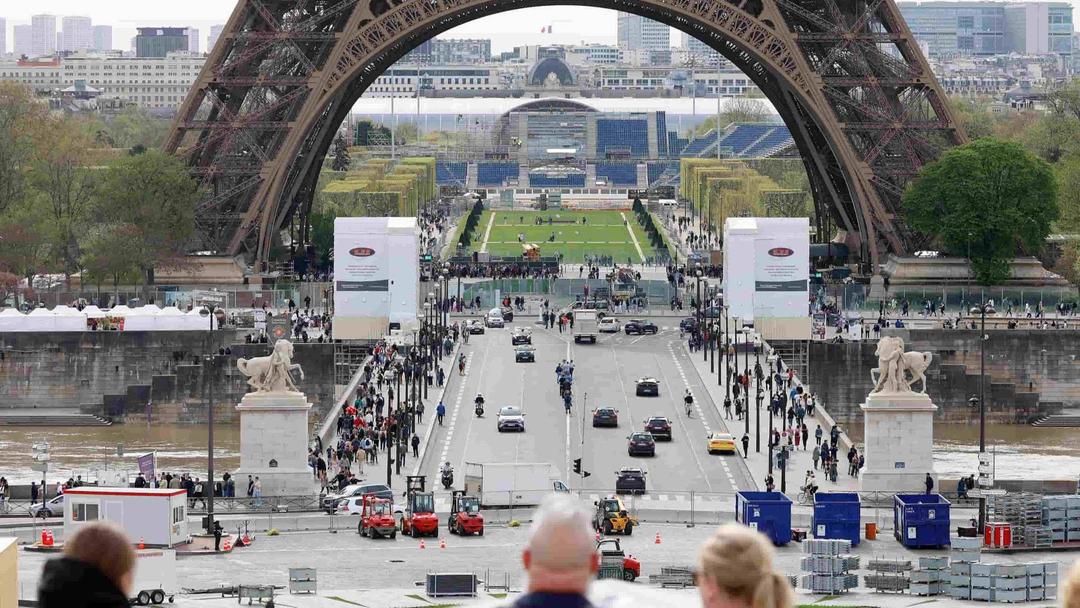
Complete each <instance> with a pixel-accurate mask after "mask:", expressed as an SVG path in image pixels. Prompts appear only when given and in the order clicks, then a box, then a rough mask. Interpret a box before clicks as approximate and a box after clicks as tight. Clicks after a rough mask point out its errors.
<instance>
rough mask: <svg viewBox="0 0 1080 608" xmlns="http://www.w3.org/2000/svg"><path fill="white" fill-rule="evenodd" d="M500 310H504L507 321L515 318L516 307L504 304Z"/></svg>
mask: <svg viewBox="0 0 1080 608" xmlns="http://www.w3.org/2000/svg"><path fill="white" fill-rule="evenodd" d="M499 310H501V311H502V315H503V321H506V322H507V323H509V322H511V321H513V320H514V308H513V307H511V306H503V307H502V308H500V309H499Z"/></svg>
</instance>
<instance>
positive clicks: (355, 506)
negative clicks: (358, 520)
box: [335, 494, 401, 515]
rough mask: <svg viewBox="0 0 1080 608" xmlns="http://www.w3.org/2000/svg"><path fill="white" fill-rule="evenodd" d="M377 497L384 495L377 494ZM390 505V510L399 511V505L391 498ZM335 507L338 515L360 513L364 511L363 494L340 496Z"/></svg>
mask: <svg viewBox="0 0 1080 608" xmlns="http://www.w3.org/2000/svg"><path fill="white" fill-rule="evenodd" d="M377 498H384V497H383V496H377ZM387 500H390V499H387ZM390 507H391V510H392V511H394V512H396V513H400V512H401V507H400V506H397V505H394V504H393V501H392V500H391V505H390ZM336 508H337V510H336V511H335V512H336V513H337V514H338V515H360V514H361V513H363V512H364V495H363V494H357V495H356V496H346V497H345V498H342V499H341V500H338V501H337V504H336Z"/></svg>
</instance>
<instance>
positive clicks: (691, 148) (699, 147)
mask: <svg viewBox="0 0 1080 608" xmlns="http://www.w3.org/2000/svg"><path fill="white" fill-rule="evenodd" d="M715 143H716V131H715V130H713V131H709V132H708V133H706V134H705V135H702V136H701V137H698V138H695V139H694V140H693V141H691V142H690V143H689V144H687V145H686V147H685V148H683V151H682V154H680V156H701V153H702V152H704V151H705V150H706V149H707V148H711V147H712V146H713V145H714V144H715Z"/></svg>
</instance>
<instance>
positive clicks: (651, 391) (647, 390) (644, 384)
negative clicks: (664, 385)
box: [634, 378, 660, 397]
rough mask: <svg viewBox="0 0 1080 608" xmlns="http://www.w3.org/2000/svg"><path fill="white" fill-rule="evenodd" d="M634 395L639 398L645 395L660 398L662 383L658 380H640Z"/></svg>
mask: <svg viewBox="0 0 1080 608" xmlns="http://www.w3.org/2000/svg"><path fill="white" fill-rule="evenodd" d="M634 394H635V395H637V396H638V397H641V396H643V395H651V396H653V397H659V396H660V381H659V380H657V379H656V378H638V381H637V387H636V388H635V390H634Z"/></svg>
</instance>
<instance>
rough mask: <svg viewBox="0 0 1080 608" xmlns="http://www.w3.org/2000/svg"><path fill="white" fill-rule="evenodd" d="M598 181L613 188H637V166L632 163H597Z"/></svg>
mask: <svg viewBox="0 0 1080 608" xmlns="http://www.w3.org/2000/svg"><path fill="white" fill-rule="evenodd" d="M596 177H597V179H604V180H606V181H607V182H608V183H609V184H611V185H613V186H631V187H634V186H637V165H635V164H632V163H596Z"/></svg>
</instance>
